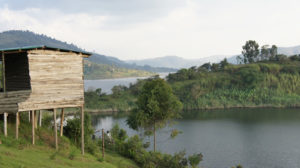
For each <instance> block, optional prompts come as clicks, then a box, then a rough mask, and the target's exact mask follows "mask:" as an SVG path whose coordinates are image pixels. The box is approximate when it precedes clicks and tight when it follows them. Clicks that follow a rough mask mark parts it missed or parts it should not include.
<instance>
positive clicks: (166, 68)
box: [0, 30, 300, 73]
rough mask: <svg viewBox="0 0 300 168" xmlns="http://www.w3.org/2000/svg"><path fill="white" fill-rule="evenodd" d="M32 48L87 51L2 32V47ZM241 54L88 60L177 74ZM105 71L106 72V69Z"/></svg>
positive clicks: (298, 50) (293, 50)
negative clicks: (45, 47)
mask: <svg viewBox="0 0 300 168" xmlns="http://www.w3.org/2000/svg"><path fill="white" fill-rule="evenodd" d="M33 45H47V46H51V47H57V48H64V49H70V50H75V51H85V50H84V49H82V48H80V47H78V46H76V45H74V44H68V43H66V42H62V41H59V40H56V39H54V38H51V37H48V36H46V35H40V34H36V33H33V32H31V31H19V30H11V31H5V32H2V33H0V48H13V47H24V46H33ZM278 53H279V54H285V55H295V54H300V46H294V47H279V48H278ZM238 55H239V54H237V55H234V56H229V55H227V56H226V55H214V56H210V57H204V58H198V59H184V58H182V57H178V56H165V57H157V58H151V59H143V60H128V61H122V60H120V59H118V58H116V57H111V56H105V55H101V54H98V53H93V55H92V56H91V57H89V58H87V60H88V61H90V62H92V63H96V64H100V66H101V65H104V64H105V65H109V66H113V67H118V68H123V69H124V70H125V69H134V70H143V71H149V72H175V71H177V70H178V69H180V68H189V67H192V66H200V65H202V64H204V63H207V62H210V63H218V62H220V61H221V60H223V59H224V58H227V60H228V62H230V63H233V64H236V63H237V61H236V57H237V56H238ZM98 69H100V68H98ZM103 69H107V66H106V68H103ZM143 73H144V72H143Z"/></svg>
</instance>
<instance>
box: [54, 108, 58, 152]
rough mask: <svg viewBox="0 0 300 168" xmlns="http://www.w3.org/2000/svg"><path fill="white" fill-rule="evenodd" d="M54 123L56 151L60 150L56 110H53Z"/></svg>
mask: <svg viewBox="0 0 300 168" xmlns="http://www.w3.org/2000/svg"><path fill="white" fill-rule="evenodd" d="M53 123H54V135H55V149H56V150H58V140H57V124H56V109H53Z"/></svg>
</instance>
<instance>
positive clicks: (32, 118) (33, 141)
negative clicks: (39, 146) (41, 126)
mask: <svg viewBox="0 0 300 168" xmlns="http://www.w3.org/2000/svg"><path fill="white" fill-rule="evenodd" d="M33 113H34V111H33V110H31V131H32V145H34V144H35V134H34V114H33Z"/></svg>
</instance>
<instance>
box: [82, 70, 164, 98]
mask: <svg viewBox="0 0 300 168" xmlns="http://www.w3.org/2000/svg"><path fill="white" fill-rule="evenodd" d="M168 74H169V73H159V74H158V75H159V76H160V77H161V78H165V77H166V76H167V75H168ZM146 78H148V77H131V78H116V79H100V80H84V89H85V90H86V91H87V90H95V89H98V88H101V89H102V92H103V93H107V94H111V93H112V91H111V89H112V88H113V87H114V86H116V85H123V86H127V87H128V86H129V85H130V83H132V84H134V83H136V82H137V80H138V79H146Z"/></svg>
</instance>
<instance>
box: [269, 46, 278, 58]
mask: <svg viewBox="0 0 300 168" xmlns="http://www.w3.org/2000/svg"><path fill="white" fill-rule="evenodd" d="M276 55H277V46H276V45H272V47H271V49H270V57H271V58H274V57H276Z"/></svg>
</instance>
